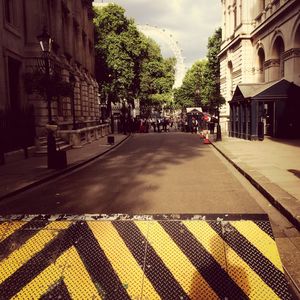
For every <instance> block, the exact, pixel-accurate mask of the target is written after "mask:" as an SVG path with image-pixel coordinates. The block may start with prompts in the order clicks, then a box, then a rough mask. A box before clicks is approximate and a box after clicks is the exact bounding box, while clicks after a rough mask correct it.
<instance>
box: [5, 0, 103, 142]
mask: <svg viewBox="0 0 300 300" xmlns="http://www.w3.org/2000/svg"><path fill="white" fill-rule="evenodd" d="M0 20H1V22H0V111H2V112H4V111H11V112H16V111H18V110H22V109H23V108H24V107H26V106H28V105H33V107H34V116H35V132H36V135H37V136H42V135H45V124H46V123H47V121H48V119H47V117H48V113H47V103H46V101H45V99H44V98H42V97H39V96H37V95H29V94H27V93H26V92H25V87H24V80H23V75H24V73H26V72H30V71H31V70H32V69H34V68H35V67H36V65H37V64H38V58H39V57H41V49H40V45H39V43H38V40H37V36H38V35H39V34H41V32H42V30H43V27H44V26H46V28H47V30H48V32H49V34H50V35H51V37H52V39H53V48H52V58H53V60H54V61H55V62H56V64H57V65H58V66H59V67H60V73H61V74H62V77H63V80H64V81H67V82H68V81H69V80H70V76H71V74H72V75H73V80H74V79H75V90H74V101H75V120H76V122H80V126H93V125H96V124H97V123H98V120H99V117H100V116H99V101H98V94H99V92H98V84H97V82H96V81H95V76H94V25H93V10H92V0H85V1H79V0H55V1H47V0H2V1H0ZM71 100H72V99H71V98H70V97H65V98H63V97H62V98H60V99H59V100H58V101H53V102H52V116H53V119H54V121H56V122H57V123H58V124H59V127H60V129H71V128H72V121H73V115H72V103H71Z"/></svg>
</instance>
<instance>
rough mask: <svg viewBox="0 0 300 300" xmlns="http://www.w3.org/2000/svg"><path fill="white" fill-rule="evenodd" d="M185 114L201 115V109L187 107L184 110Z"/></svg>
mask: <svg viewBox="0 0 300 300" xmlns="http://www.w3.org/2000/svg"><path fill="white" fill-rule="evenodd" d="M186 113H187V114H196V113H197V114H199V113H202V108H201V107H187V108H186Z"/></svg>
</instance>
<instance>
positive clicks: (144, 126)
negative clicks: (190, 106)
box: [133, 118, 178, 133]
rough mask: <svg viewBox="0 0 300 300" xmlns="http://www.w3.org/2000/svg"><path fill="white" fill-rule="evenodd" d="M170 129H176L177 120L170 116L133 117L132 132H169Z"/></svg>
mask: <svg viewBox="0 0 300 300" xmlns="http://www.w3.org/2000/svg"><path fill="white" fill-rule="evenodd" d="M171 129H173V130H175V131H176V130H178V123H177V120H176V121H175V120H174V119H172V118H148V119H146V118H134V119H133V132H139V133H148V132H150V131H151V132H169V131H170V130H171Z"/></svg>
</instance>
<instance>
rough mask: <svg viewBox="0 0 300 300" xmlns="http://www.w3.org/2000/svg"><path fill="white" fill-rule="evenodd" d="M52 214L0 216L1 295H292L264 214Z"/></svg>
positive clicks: (236, 297)
mask: <svg viewBox="0 0 300 300" xmlns="http://www.w3.org/2000/svg"><path fill="white" fill-rule="evenodd" d="M206 218H207V217H206ZM243 218H245V217H243ZM82 219H85V220H82ZM141 219H142V220H141ZM154 219H155V220H154ZM52 220H53V217H51V218H50V217H49V216H42V217H39V216H37V217H34V216H33V217H32V218H29V219H27V220H22V219H17V220H2V221H1V219H0V299H50V298H52V299H57V298H60V299H291V296H290V293H289V290H288V285H287V283H286V281H285V278H284V274H283V268H282V265H281V262H280V258H279V255H278V251H277V248H276V243H275V240H274V238H273V235H272V230H271V227H270V224H269V222H268V220H263V219H258V220H238V219H234V220H226V221H224V220H223V219H221V218H217V220H216V219H213V220H203V219H201V218H199V216H197V217H195V216H190V217H187V216H185V217H184V218H182V219H181V218H180V216H179V217H178V216H176V217H175V218H169V219H168V218H167V217H166V216H165V215H164V216H163V217H159V216H156V217H153V216H152V217H149V216H147V217H144V218H140V217H138V216H135V217H133V218H130V217H128V216H125V217H124V216H120V215H118V217H110V216H106V217H102V216H99V217H98V216H93V217H91V218H89V219H86V218H84V217H78V218H77V219H74V218H65V217H61V218H59V220H56V221H52Z"/></svg>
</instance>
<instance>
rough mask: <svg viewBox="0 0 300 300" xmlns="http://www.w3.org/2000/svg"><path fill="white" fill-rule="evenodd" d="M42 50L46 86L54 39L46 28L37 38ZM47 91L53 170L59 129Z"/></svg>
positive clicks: (49, 148) (50, 160)
mask: <svg viewBox="0 0 300 300" xmlns="http://www.w3.org/2000/svg"><path fill="white" fill-rule="evenodd" d="M37 39H38V41H39V43H40V46H41V49H42V59H43V62H44V66H45V75H46V84H49V82H50V53H51V47H52V38H51V36H50V35H49V33H48V32H47V29H46V27H45V26H44V28H43V32H42V33H41V34H40V35H38V36H37ZM45 90H46V98H47V99H46V100H47V110H48V124H47V125H46V128H47V152H48V168H49V169H53V168H55V167H56V159H55V158H56V142H55V137H54V135H53V132H54V131H55V130H56V129H57V126H56V125H55V124H54V122H53V121H52V112H51V100H52V99H51V95H50V92H49V86H45Z"/></svg>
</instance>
